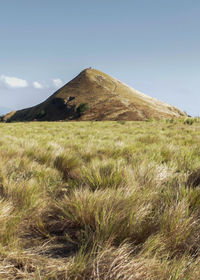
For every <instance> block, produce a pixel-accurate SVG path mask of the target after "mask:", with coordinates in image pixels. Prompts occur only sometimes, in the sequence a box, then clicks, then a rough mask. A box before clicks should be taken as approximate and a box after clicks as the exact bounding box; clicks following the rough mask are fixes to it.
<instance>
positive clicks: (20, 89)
mask: <svg viewBox="0 0 200 280" xmlns="http://www.w3.org/2000/svg"><path fill="white" fill-rule="evenodd" d="M0 2H1V6H0V26H1V28H0V107H9V108H12V109H20V108H24V107H27V106H32V105H35V104H37V103H38V102H41V101H43V100H44V99H46V98H47V97H48V96H49V95H51V94H52V93H53V92H54V91H55V90H56V89H57V88H58V87H59V86H61V85H62V84H64V83H67V82H68V81H69V80H70V79H72V78H73V77H74V76H75V75H77V74H78V73H79V72H80V71H82V70H83V69H84V68H87V67H90V66H91V67H94V68H97V69H99V70H102V71H104V72H106V73H108V74H110V75H111V76H114V77H116V78H118V79H119V80H121V81H123V82H125V83H127V84H129V85H130V86H132V87H134V88H136V89H137V90H140V91H142V92H144V93H146V94H148V95H150V96H152V97H155V98H157V99H159V100H161V101H165V102H167V103H169V104H172V105H175V106H177V107H179V108H180V109H182V110H184V111H186V112H187V113H188V114H191V115H193V116H197V115H200V16H199V14H200V1H199V0H191V1H188V0H187V1H186V0H167V1H162V0H151V1H150V0H123V1H122V0H117V1H116V0H109V1H108V0H101V1H95V0H84V1H83V0H73V1H68V0H56V1H55V0H40V1H39V0H34V1H27V0H17V1H16V0H6V1H3V0H0Z"/></svg>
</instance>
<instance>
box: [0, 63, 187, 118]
mask: <svg viewBox="0 0 200 280" xmlns="http://www.w3.org/2000/svg"><path fill="white" fill-rule="evenodd" d="M185 115H186V114H185V113H183V112H182V111H181V110H179V109H178V108H176V107H174V106H171V105H168V104H166V103H164V102H161V101H158V100H156V99H154V98H152V97H149V96H148V95H145V94H143V93H141V92H139V91H137V90H135V89H133V88H131V87H129V86H128V85H126V84H124V83H122V82H121V81H119V80H117V79H115V78H112V77H111V76H109V75H107V74H105V73H103V72H101V71H99V70H96V69H91V68H87V69H85V70H83V71H82V72H81V73H80V74H79V75H78V76H76V77H75V78H74V79H73V80H72V81H70V82H69V83H67V84H66V85H64V86H63V87H62V88H60V89H59V90H58V91H56V92H55V93H54V94H53V95H51V96H50V97H49V98H48V99H47V100H45V101H44V102H42V103H40V104H39V105H36V106H34V107H30V108H27V109H23V110H19V111H13V112H11V113H9V114H7V115H5V116H4V121H34V120H35V121H59V120H80V121H95V120H96V121H106V120H130V121H133V120H138V121H144V120H148V119H150V118H155V119H161V118H177V117H181V116H185Z"/></svg>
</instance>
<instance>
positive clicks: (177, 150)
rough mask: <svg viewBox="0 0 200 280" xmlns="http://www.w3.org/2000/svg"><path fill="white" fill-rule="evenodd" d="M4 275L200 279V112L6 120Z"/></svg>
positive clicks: (1, 135)
mask: <svg viewBox="0 0 200 280" xmlns="http://www.w3.org/2000/svg"><path fill="white" fill-rule="evenodd" d="M0 249H1V253H0V258H1V264H0V279H47V280H52V279H55V280H56V279H74V280H75V279H94V280H98V279H101V280H102V279H111V280H116V279H127V280H128V279H133V280H135V279H137V280H143V279H156V280H160V279H161V280H162V279H163V280H168V279H173V280H190V279H192V280H193V279H195V280H197V279H199V278H200V119H199V118H185V119H180V120H162V121H154V120H151V121H150V122H124V121H123V122H80V123H78V122H66V123H65V122H54V123H47V122H46V123H44V122H43V123H42V122H41V123H7V124H3V123H0Z"/></svg>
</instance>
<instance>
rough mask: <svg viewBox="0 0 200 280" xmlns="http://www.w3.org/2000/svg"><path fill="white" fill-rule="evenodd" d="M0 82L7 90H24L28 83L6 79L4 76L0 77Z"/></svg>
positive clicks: (10, 78) (13, 78)
mask: <svg viewBox="0 0 200 280" xmlns="http://www.w3.org/2000/svg"><path fill="white" fill-rule="evenodd" d="M0 81H1V82H2V83H3V84H4V85H5V86H7V87H9V88H26V87H28V82H27V81H26V80H23V79H19V78H16V77H8V76H5V75H1V76H0Z"/></svg>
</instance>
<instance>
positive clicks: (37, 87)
mask: <svg viewBox="0 0 200 280" xmlns="http://www.w3.org/2000/svg"><path fill="white" fill-rule="evenodd" d="M33 87H34V88H36V89H43V88H45V87H47V86H45V85H44V84H41V83H40V82H37V81H35V82H33Z"/></svg>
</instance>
